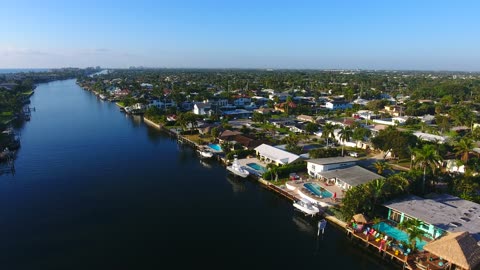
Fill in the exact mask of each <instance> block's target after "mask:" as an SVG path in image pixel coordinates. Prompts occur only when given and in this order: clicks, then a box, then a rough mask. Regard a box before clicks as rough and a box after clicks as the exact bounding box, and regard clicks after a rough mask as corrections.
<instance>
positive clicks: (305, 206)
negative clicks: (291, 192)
mask: <svg viewBox="0 0 480 270" xmlns="http://www.w3.org/2000/svg"><path fill="white" fill-rule="evenodd" d="M293 206H294V207H295V208H297V209H298V210H300V211H302V212H303V213H305V214H307V215H312V216H314V215H316V214H318V213H319V212H320V209H319V208H318V206H316V205H314V204H312V203H311V202H309V201H307V200H298V201H296V202H294V203H293Z"/></svg>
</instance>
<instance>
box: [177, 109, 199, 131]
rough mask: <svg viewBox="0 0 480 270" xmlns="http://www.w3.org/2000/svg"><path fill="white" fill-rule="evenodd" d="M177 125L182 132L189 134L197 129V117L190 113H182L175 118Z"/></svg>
mask: <svg viewBox="0 0 480 270" xmlns="http://www.w3.org/2000/svg"><path fill="white" fill-rule="evenodd" d="M177 123H178V124H179V125H180V126H181V127H182V129H183V130H189V131H190V132H191V131H192V130H193V129H195V128H196V127H197V115H196V114H194V113H192V112H186V113H182V114H180V115H179V116H178V118H177Z"/></svg>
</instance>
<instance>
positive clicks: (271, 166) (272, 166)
mask: <svg viewBox="0 0 480 270" xmlns="http://www.w3.org/2000/svg"><path fill="white" fill-rule="evenodd" d="M267 169H268V170H269V172H270V181H273V175H274V174H275V181H277V180H278V170H277V169H278V166H277V165H276V164H275V163H268V164H267Z"/></svg>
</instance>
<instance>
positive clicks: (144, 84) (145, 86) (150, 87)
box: [140, 83, 153, 90]
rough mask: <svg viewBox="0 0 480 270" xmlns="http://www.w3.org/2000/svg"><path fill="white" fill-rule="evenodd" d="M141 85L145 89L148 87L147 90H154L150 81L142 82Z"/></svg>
mask: <svg viewBox="0 0 480 270" xmlns="http://www.w3.org/2000/svg"><path fill="white" fill-rule="evenodd" d="M140 87H142V88H143V89H146V90H152V89H153V85H151V84H149V83H141V84H140Z"/></svg>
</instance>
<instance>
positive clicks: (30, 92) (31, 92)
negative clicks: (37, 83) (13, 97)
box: [22, 91, 33, 96]
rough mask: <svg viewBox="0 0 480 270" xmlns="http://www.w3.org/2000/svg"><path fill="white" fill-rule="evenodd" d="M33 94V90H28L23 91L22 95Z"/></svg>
mask: <svg viewBox="0 0 480 270" xmlns="http://www.w3.org/2000/svg"><path fill="white" fill-rule="evenodd" d="M32 94H33V91H27V92H23V93H22V95H24V96H30V95H32Z"/></svg>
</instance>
